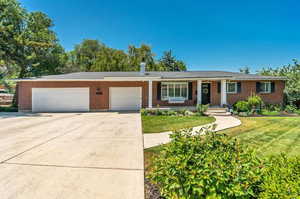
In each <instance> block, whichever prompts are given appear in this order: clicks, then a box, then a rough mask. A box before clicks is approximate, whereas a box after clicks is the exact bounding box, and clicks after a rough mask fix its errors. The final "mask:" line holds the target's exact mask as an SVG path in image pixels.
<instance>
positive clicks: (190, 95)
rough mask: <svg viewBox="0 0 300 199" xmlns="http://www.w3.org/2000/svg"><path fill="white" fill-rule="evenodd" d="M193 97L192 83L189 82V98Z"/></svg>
mask: <svg viewBox="0 0 300 199" xmlns="http://www.w3.org/2000/svg"><path fill="white" fill-rule="evenodd" d="M192 99H193V83H192V82H189V100H192Z"/></svg>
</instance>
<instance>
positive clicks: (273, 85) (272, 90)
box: [271, 82, 275, 93]
mask: <svg viewBox="0 0 300 199" xmlns="http://www.w3.org/2000/svg"><path fill="white" fill-rule="evenodd" d="M274 92H275V82H271V93H274Z"/></svg>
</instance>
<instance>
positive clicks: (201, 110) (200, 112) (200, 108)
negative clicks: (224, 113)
mask: <svg viewBox="0 0 300 199" xmlns="http://www.w3.org/2000/svg"><path fill="white" fill-rule="evenodd" d="M208 107H209V104H206V105H204V104H198V105H197V107H196V110H197V115H200V116H203V115H205V112H206V111H207V109H208Z"/></svg>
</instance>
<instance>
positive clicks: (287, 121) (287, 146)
mask: <svg viewBox="0 0 300 199" xmlns="http://www.w3.org/2000/svg"><path fill="white" fill-rule="evenodd" d="M239 119H240V120H241V121H242V125H241V126H238V127H235V128H231V129H227V130H224V131H220V132H219V133H225V134H227V135H229V136H231V137H233V138H237V139H238V140H239V141H240V142H241V143H245V144H248V145H249V146H250V147H253V148H254V149H256V150H257V152H258V153H259V154H260V155H271V154H280V153H282V152H284V153H286V154H288V155H290V156H292V155H300V117H243V118H239ZM160 149H161V146H158V147H153V148H149V149H145V168H146V172H147V168H148V166H149V165H150V164H151V157H155V156H156V155H159V152H160Z"/></svg>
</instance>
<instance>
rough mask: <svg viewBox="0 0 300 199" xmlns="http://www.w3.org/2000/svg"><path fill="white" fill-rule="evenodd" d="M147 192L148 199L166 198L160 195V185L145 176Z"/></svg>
mask: <svg viewBox="0 0 300 199" xmlns="http://www.w3.org/2000/svg"><path fill="white" fill-rule="evenodd" d="M145 194H146V199H165V198H164V197H162V196H161V195H160V192H159V189H158V187H157V186H155V185H154V184H152V183H151V182H150V181H149V180H148V179H147V178H145Z"/></svg>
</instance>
